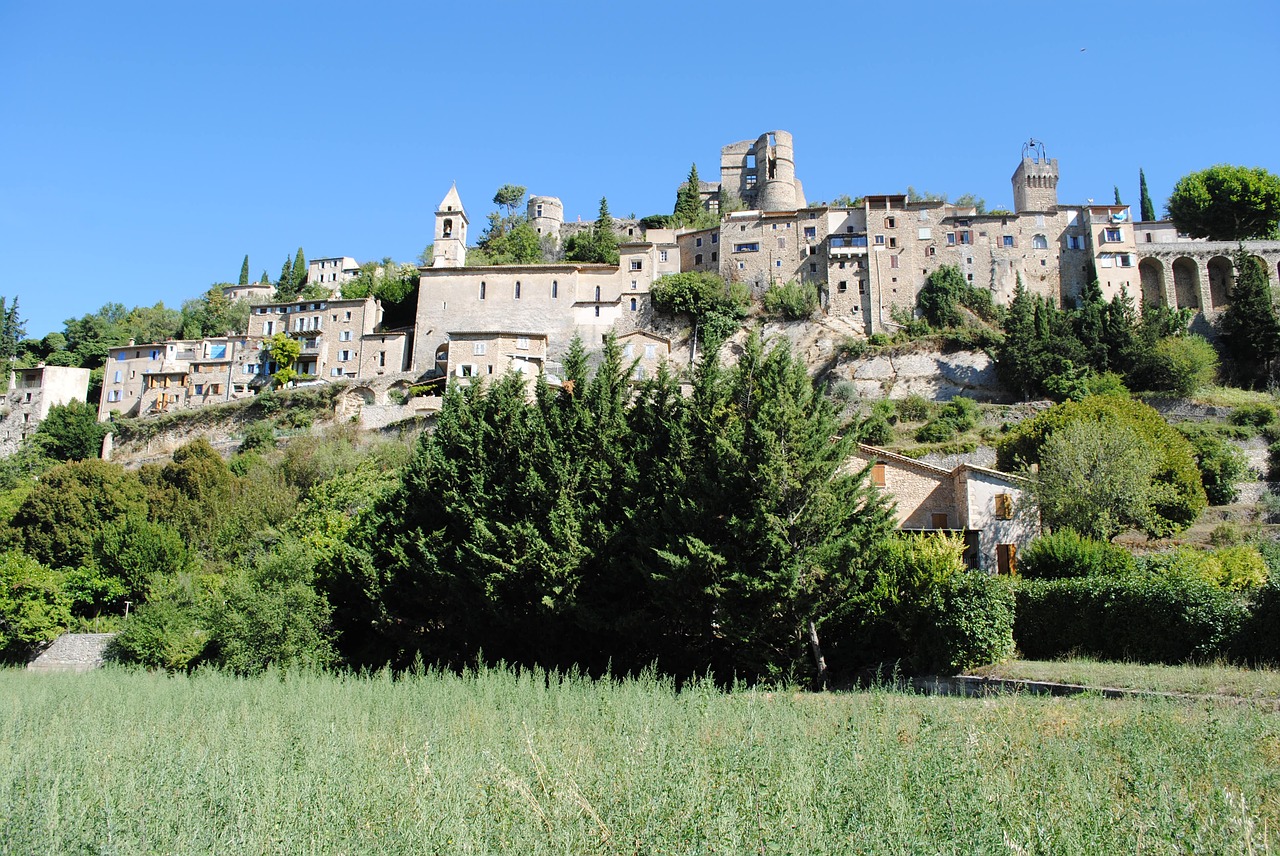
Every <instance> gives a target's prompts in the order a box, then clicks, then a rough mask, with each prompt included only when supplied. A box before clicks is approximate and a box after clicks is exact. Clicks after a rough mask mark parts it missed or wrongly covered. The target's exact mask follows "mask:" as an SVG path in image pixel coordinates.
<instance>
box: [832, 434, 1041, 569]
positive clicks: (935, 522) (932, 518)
mask: <svg viewBox="0 0 1280 856" xmlns="http://www.w3.org/2000/svg"><path fill="white" fill-rule="evenodd" d="M851 463H852V464H853V465H854V466H857V467H862V466H866V465H870V467H871V481H872V484H874V485H876V486H877V487H879V488H881V489H883V490H884V492H885V493H886V494H887V495H888V496H889V497H890V498H891V499H892V500H893V502H894V515H895V517H896V519H897V523H898V528H899V529H901V530H903V531H907V532H955V533H958V534H960V535H962V536H963V538H964V541H965V561H966V562H967V563H968V564H969V566H970V567H973V568H978V569H980V570H984V571H987V572H989V573H1006V574H1011V573H1016V572H1017V554H1018V551H1019V550H1020V549H1021V548H1022V547H1024V546H1026V544H1027V543H1029V542H1030V541H1031V539H1033V538H1035V537H1036V536H1037V535H1039V534H1040V521H1039V518H1038V516H1037V515H1036V513H1035V511H1034V510H1033V509H1030V508H1028V507H1027V506H1026V504H1025V503H1023V502H1022V492H1023V489H1024V487H1025V482H1024V481H1023V480H1022V479H1021V478H1019V477H1018V476H1013V475H1009V474H1008V473H1002V472H999V471H997V470H990V469H987V468H985V467H978V466H974V465H972V464H960V465H959V466H957V467H955V468H953V469H950V470H945V469H943V468H941V467H935V466H933V465H932V464H927V463H925V462H923V461H917V460H915V459H914V458H908V457H905V456H903V455H898V454H895V453H893V452H890V451H888V450H886V449H879V448H876V447H874V446H866V445H862V444H859V445H858V449H857V452H856V453H855V456H854V460H853V461H852V462H851Z"/></svg>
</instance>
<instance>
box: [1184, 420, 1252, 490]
mask: <svg viewBox="0 0 1280 856" xmlns="http://www.w3.org/2000/svg"><path fill="white" fill-rule="evenodd" d="M1273 413H1274V411H1273ZM1233 415H1234V414H1233ZM1179 430H1180V431H1181V432H1182V435H1183V436H1184V437H1186V438H1187V440H1188V441H1190V443H1191V447H1192V449H1193V450H1194V451H1195V456H1196V466H1197V467H1198V468H1199V470H1200V481H1201V483H1202V484H1203V485H1204V493H1205V496H1206V497H1207V498H1208V500H1209V504H1210V505H1230V504H1231V503H1233V502H1235V501H1236V500H1237V499H1238V498H1239V497H1240V491H1239V489H1237V487H1236V484H1237V482H1240V481H1243V480H1244V478H1245V476H1246V475H1247V474H1248V471H1249V466H1248V462H1247V461H1246V460H1245V456H1244V453H1243V452H1241V451H1240V449H1239V448H1237V447H1236V446H1235V444H1233V443H1231V442H1230V441H1229V440H1226V439H1224V438H1223V436H1222V435H1221V434H1220V433H1219V432H1217V431H1213V430H1210V429H1208V428H1205V427H1204V426H1200V425H1187V426H1182V427H1180V428H1179Z"/></svg>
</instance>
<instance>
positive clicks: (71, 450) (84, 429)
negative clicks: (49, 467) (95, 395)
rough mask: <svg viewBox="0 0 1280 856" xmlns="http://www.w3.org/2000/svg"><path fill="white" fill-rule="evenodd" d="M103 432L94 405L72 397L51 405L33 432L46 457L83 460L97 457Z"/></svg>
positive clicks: (100, 449) (104, 430)
mask: <svg viewBox="0 0 1280 856" xmlns="http://www.w3.org/2000/svg"><path fill="white" fill-rule="evenodd" d="M106 433H107V428H106V426H105V425H103V424H102V423H101V422H99V421H98V411H97V409H96V408H94V407H91V406H89V405H88V404H85V403H84V402H83V401H76V400H74V399H73V400H71V401H68V402H67V403H66V404H55V405H54V406H53V407H50V408H49V413H48V415H47V416H45V418H44V421H42V422H41V423H40V427H38V428H37V429H36V433H35V435H34V436H35V439H36V442H38V443H39V444H40V448H41V450H42V451H43V453H44V454H45V455H46V456H48V457H50V458H53V459H54V460H57V461H84V460H88V459H90V458H96V457H98V455H99V454H100V453H101V451H102V438H103V437H104V436H105V435H106Z"/></svg>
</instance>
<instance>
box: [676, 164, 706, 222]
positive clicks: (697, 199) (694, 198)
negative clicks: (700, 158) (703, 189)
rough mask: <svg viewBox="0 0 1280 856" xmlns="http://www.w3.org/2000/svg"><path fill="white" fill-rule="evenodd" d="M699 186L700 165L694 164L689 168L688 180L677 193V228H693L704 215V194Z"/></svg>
mask: <svg viewBox="0 0 1280 856" xmlns="http://www.w3.org/2000/svg"><path fill="white" fill-rule="evenodd" d="M699 186H700V183H699V181H698V165H697V164H696V163H694V164H693V165H691V166H690V167H689V178H688V180H687V181H685V183H684V184H682V185H680V189H679V190H677V191H676V207H675V211H674V213H673V216H674V218H675V221H676V226H677V227H679V226H692V225H694V224H695V223H697V222H698V217H699V215H700V214H701V213H702V194H701V193H700V192H699V190H698V188H699Z"/></svg>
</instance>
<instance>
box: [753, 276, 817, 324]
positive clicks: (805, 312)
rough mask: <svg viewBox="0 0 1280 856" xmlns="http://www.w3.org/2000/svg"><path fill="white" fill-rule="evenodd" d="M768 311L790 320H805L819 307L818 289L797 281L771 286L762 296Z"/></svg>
mask: <svg viewBox="0 0 1280 856" xmlns="http://www.w3.org/2000/svg"><path fill="white" fill-rule="evenodd" d="M761 303H762V304H763V305H764V309H765V311H766V312H768V313H770V314H771V315H778V316H780V317H782V318H785V319H787V320H788V321H803V320H804V319H806V318H809V317H810V316H812V315H813V312H814V310H815V309H817V308H818V290H817V289H816V288H814V287H813V286H812V285H809V284H806V283H803V282H796V281H794V280H792V281H790V282H784V283H778V284H775V285H771V286H769V289H768V290H767V291H765V293H764V296H763V297H762V298H761Z"/></svg>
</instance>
